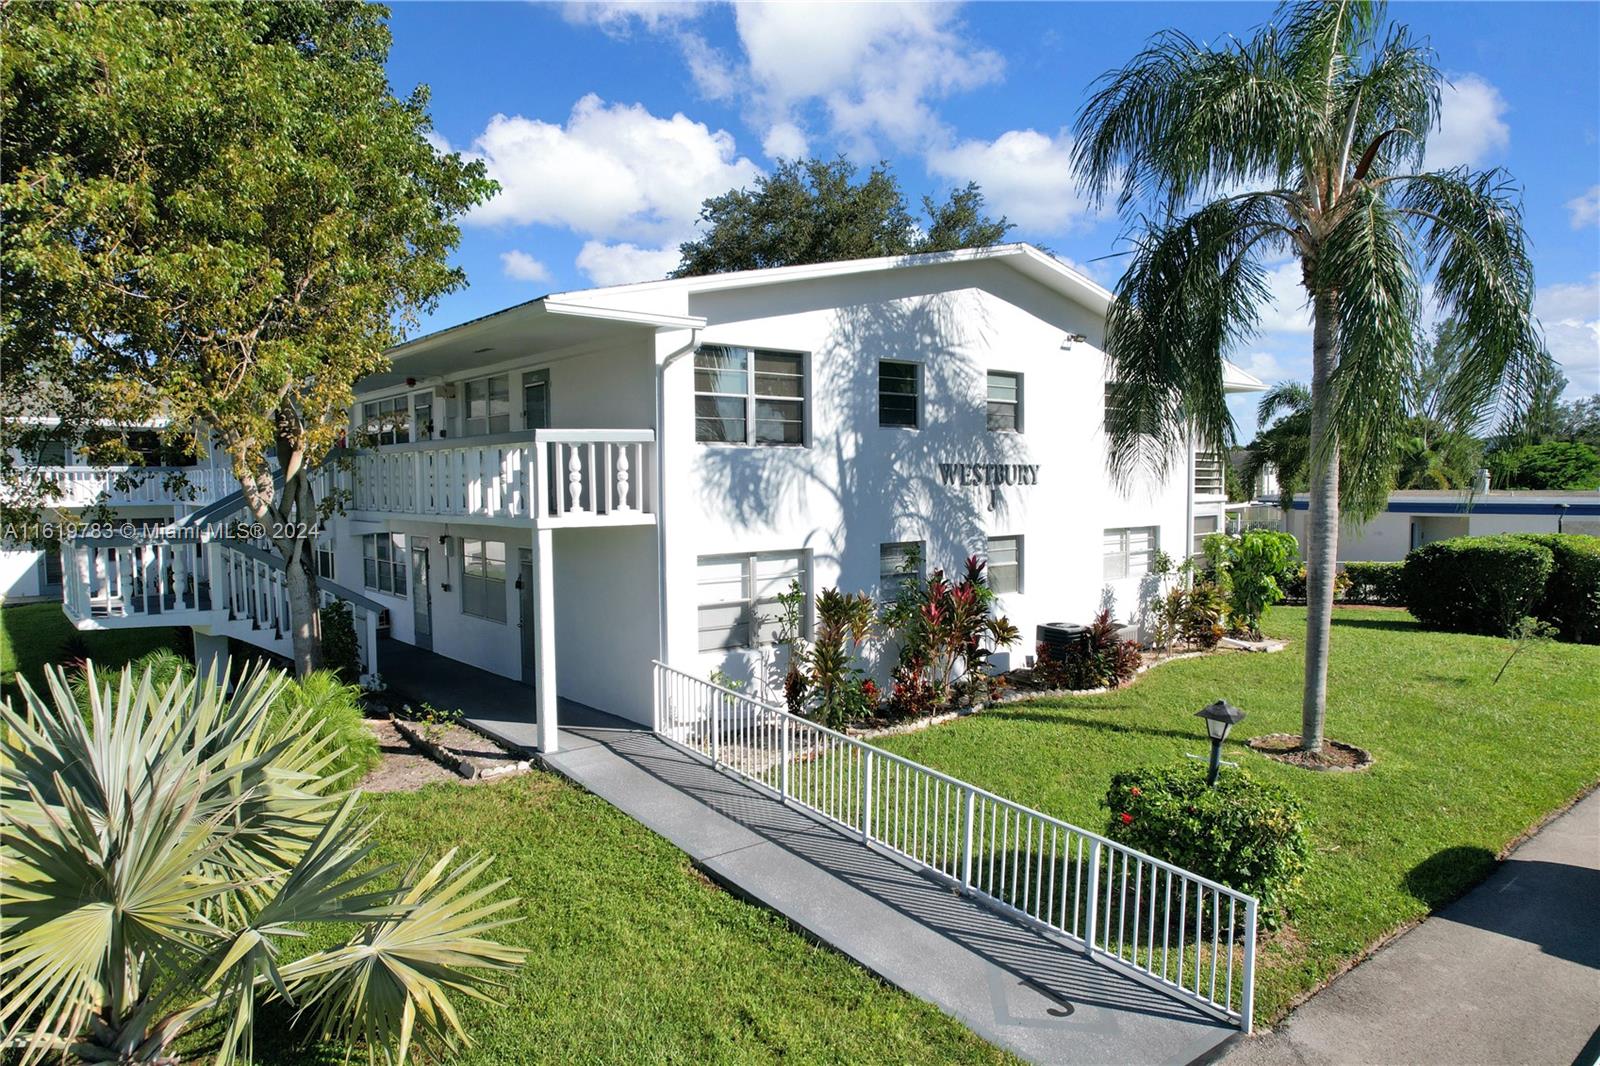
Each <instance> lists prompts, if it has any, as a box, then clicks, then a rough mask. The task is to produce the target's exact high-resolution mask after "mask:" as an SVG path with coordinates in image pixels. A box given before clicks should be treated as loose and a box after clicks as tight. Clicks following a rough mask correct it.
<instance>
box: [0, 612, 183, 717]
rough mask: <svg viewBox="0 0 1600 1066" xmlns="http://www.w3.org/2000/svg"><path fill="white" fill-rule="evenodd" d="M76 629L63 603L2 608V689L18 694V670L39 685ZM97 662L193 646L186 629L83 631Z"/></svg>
mask: <svg viewBox="0 0 1600 1066" xmlns="http://www.w3.org/2000/svg"><path fill="white" fill-rule="evenodd" d="M74 632H75V631H74V630H73V628H72V623H70V622H68V621H67V616H66V615H65V614H64V613H63V612H62V610H61V604H59V603H25V604H18V605H17V606H14V607H6V608H4V609H0V694H4V695H6V696H11V695H14V694H15V693H16V691H17V686H16V682H15V680H14V679H13V675H15V674H16V673H17V672H18V671H20V672H21V673H22V675H23V676H24V677H26V678H27V679H28V684H30V685H32V686H33V687H34V688H35V689H38V688H39V687H40V686H42V685H43V684H44V668H45V665H46V664H49V663H59V662H60V661H61V660H62V658H63V652H64V649H65V648H66V646H67V641H68V640H69V639H71V637H72V635H73V633H74ZM81 636H82V637H83V639H84V643H85V644H86V645H87V646H88V648H89V655H90V657H91V658H93V659H94V661H95V664H96V665H97V666H113V667H116V666H122V665H123V664H125V663H128V662H131V661H133V660H134V659H137V658H138V657H139V656H141V655H143V654H144V653H145V652H148V651H153V650H154V649H156V648H162V647H170V648H173V649H174V650H176V651H179V652H185V653H186V652H189V651H191V650H192V646H191V644H190V639H189V633H188V630H186V629H175V628H173V627H171V626H160V627H156V628H151V629H107V630H99V631H91V632H85V633H83V634H81Z"/></svg>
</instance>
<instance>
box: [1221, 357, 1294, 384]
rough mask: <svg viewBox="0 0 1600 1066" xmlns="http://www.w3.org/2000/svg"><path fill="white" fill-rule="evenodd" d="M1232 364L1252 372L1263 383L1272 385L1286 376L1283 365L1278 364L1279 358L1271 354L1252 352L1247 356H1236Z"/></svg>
mask: <svg viewBox="0 0 1600 1066" xmlns="http://www.w3.org/2000/svg"><path fill="white" fill-rule="evenodd" d="M1231 362H1233V363H1234V364H1235V365H1236V366H1241V367H1243V368H1244V369H1246V370H1248V371H1250V373H1252V374H1254V375H1255V376H1256V377H1258V378H1260V379H1261V380H1262V381H1265V382H1267V383H1268V384H1272V383H1274V382H1277V381H1279V380H1281V379H1282V378H1283V376H1284V368H1283V364H1282V363H1280V362H1278V357H1277V356H1276V355H1273V354H1272V353H1271V352H1251V353H1250V354H1249V355H1245V356H1235V357H1234V358H1233V359H1232V360H1231Z"/></svg>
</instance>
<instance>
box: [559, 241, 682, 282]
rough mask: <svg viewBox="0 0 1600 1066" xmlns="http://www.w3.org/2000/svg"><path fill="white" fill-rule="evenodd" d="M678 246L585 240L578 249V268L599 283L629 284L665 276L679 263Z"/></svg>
mask: <svg viewBox="0 0 1600 1066" xmlns="http://www.w3.org/2000/svg"><path fill="white" fill-rule="evenodd" d="M678 259H679V256H678V248H677V246H676V245H667V246H666V247H664V248H640V247H639V246H638V245H634V244H628V243H626V242H624V243H621V244H606V243H605V242H603V241H586V242H584V245H583V248H582V249H581V250H580V251H579V252H578V259H577V263H578V269H579V270H581V271H583V272H584V273H585V274H587V275H588V276H589V280H591V281H593V282H594V283H595V284H596V285H626V284H628V283H629V282H633V281H654V280H655V279H657V278H664V277H666V276H667V274H668V272H669V271H671V270H672V268H673V267H675V266H677V265H678Z"/></svg>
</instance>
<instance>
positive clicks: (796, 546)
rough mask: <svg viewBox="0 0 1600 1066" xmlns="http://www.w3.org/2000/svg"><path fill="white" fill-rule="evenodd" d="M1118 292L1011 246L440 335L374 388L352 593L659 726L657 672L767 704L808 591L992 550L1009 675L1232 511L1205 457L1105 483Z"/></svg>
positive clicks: (341, 533) (662, 284)
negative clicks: (794, 597)
mask: <svg viewBox="0 0 1600 1066" xmlns="http://www.w3.org/2000/svg"><path fill="white" fill-rule="evenodd" d="M1110 299H1111V294H1110V293H1108V292H1107V291H1106V290H1105V289H1103V288H1101V287H1100V286H1098V285H1096V284H1095V283H1094V282H1092V281H1090V280H1089V279H1087V278H1085V277H1084V276H1082V275H1081V274H1079V273H1077V272H1075V271H1073V270H1071V269H1070V268H1068V267H1066V266H1065V265H1063V264H1062V263H1060V262H1058V261H1057V260H1055V259H1053V258H1051V257H1049V256H1047V255H1045V254H1043V253H1041V252H1039V251H1038V250H1037V249H1034V248H1032V247H1029V246H1027V245H1008V246H1003V247H998V248H989V249H982V250H975V251H968V252H957V253H950V254H937V255H924V256H913V257H907V258H894V259H877V260H864V261H852V262H843V263H830V264H825V265H817V266H800V267H788V268H781V269H772V270H758V271H749V272H741V273H733V274H724V275H717V276H712V277H703V278H686V279H677V280H667V281H658V282H649V283H644V284H637V285H627V286H618V287H612V288H604V289H593V290H587V291H583V292H570V293H560V294H556V295H552V296H547V297H544V298H542V299H539V300H534V301H531V302H529V303H526V304H522V305H519V306H517V307H513V308H509V309H507V310H505V311H501V312H498V313H496V314H493V315H490V316H487V317H485V318H482V319H479V320H477V321H474V322H469V323H466V324H464V325H461V326H457V327H455V328H452V329H447V330H443V331H441V332H438V333H434V334H432V335H429V336H425V337H422V338H419V339H417V340H415V341H412V342H410V343H408V344H405V345H403V346H401V347H399V348H398V349H396V350H394V351H393V352H391V356H392V366H391V369H390V370H388V371H387V372H386V373H384V374H382V375H379V376H376V377H374V378H372V379H370V380H368V381H366V382H363V383H362V386H361V388H360V401H359V405H358V410H357V412H356V413H355V414H356V418H355V425H354V426H353V430H354V431H355V438H354V439H357V440H363V439H364V440H365V441H368V442H373V443H374V445H375V446H373V447H368V448H364V449H361V450H358V451H356V452H354V453H353V454H352V455H351V456H350V457H349V459H348V461H347V462H346V464H345V469H344V471H343V472H342V473H341V474H340V475H339V477H340V478H341V479H342V481H341V482H340V484H341V486H342V487H343V488H345V489H346V490H347V491H348V493H349V503H348V505H347V510H346V514H345V515H344V516H342V517H340V518H338V519H336V520H335V521H334V522H333V523H332V525H331V527H330V529H329V530H328V532H327V534H326V539H325V542H324V545H323V548H324V552H323V556H322V557H323V559H324V560H325V566H326V569H325V571H324V572H325V575H326V576H328V577H331V578H333V579H334V580H336V581H338V582H340V583H342V584H344V585H346V586H348V587H351V588H356V589H360V590H362V591H363V592H364V594H365V595H367V596H370V597H372V598H373V599H375V600H377V601H379V602H382V603H383V604H385V605H386V606H387V608H388V618H389V624H390V630H391V632H392V635H393V636H394V637H395V638H396V639H397V640H399V641H402V642H407V643H412V644H416V645H419V646H422V647H426V648H429V649H431V650H432V651H434V652H436V653H438V654H441V655H445V656H448V657H450V658H452V659H457V660H460V661H462V662H466V663H471V664H472V665H474V666H478V667H481V668H482V669H485V670H489V671H492V672H494V673H497V674H502V675H505V676H508V677H513V678H522V679H525V680H527V681H529V682H531V683H534V684H535V686H536V688H537V689H538V690H539V706H540V708H541V710H543V711H544V712H545V714H546V716H547V717H548V718H549V719H550V720H551V721H552V722H553V718H554V698H555V694H556V693H557V692H559V694H560V695H561V696H562V697H565V698H568V699H572V700H576V701H578V702H580V703H584V704H588V705H591V706H595V707H599V708H603V709H605V710H608V711H611V712H613V713H616V714H620V715H623V716H626V717H631V718H634V719H636V720H639V721H648V720H649V713H650V705H651V680H650V678H651V674H650V669H649V664H650V661H651V660H652V659H655V658H660V659H662V660H663V661H665V662H668V663H670V664H671V665H674V666H677V667H679V668H680V669H684V670H689V671H692V672H694V673H696V674H699V675H700V676H705V675H707V674H709V673H710V672H711V671H712V670H722V671H724V672H726V673H727V674H729V675H731V676H733V677H735V678H743V679H749V681H750V683H751V685H752V687H753V689H754V690H756V691H758V692H759V691H761V688H762V685H763V683H764V681H765V679H766V677H767V676H768V671H767V670H766V669H764V663H765V660H767V658H768V657H769V656H770V655H771V654H772V649H771V637H772V633H773V630H774V628H775V619H776V616H777V611H778V607H777V602H776V597H777V595H778V594H779V593H780V592H783V591H784V590H785V589H786V588H788V586H789V584H790V582H791V581H793V580H798V581H799V582H800V583H801V585H802V586H803V587H804V588H805V589H806V591H807V593H808V599H809V598H810V597H811V596H813V595H814V594H815V593H816V591H817V590H819V589H822V588H825V587H828V586H834V585H837V586H839V587H841V588H843V589H845V590H868V591H872V592H874V593H877V594H882V593H883V592H884V590H885V589H886V588H887V587H888V586H889V585H890V584H892V582H893V581H894V579H895V575H896V572H897V571H898V569H899V567H900V566H901V565H902V563H903V561H904V560H905V558H906V557H907V555H908V553H915V555H916V556H917V557H918V558H920V559H921V560H922V565H923V566H924V568H932V567H942V568H945V569H947V570H951V571H955V572H959V570H960V569H961V567H962V564H963V561H964V560H965V558H966V557H967V556H969V555H974V554H975V555H979V556H982V557H985V558H986V559H987V560H988V561H989V566H990V572H991V580H992V582H993V584H994V586H995V588H996V589H997V590H998V591H999V593H1000V596H999V603H1000V609H1001V610H1002V611H1003V612H1004V613H1006V614H1007V615H1009V616H1010V618H1011V619H1012V620H1013V621H1014V622H1015V623H1016V624H1017V625H1018V626H1020V627H1021V629H1022V631H1023V633H1024V634H1025V642H1024V644H1025V646H1019V647H1017V648H1014V649H1012V651H1011V656H1012V657H1017V658H1020V656H1021V655H1025V654H1030V653H1031V652H1032V650H1033V648H1032V643H1033V633H1034V627H1035V626H1036V625H1037V624H1038V623H1042V622H1048V621H1057V620H1067V621H1087V620H1088V619H1089V618H1090V617H1092V616H1093V615H1094V614H1095V612H1096V611H1097V610H1099V609H1100V607H1101V606H1102V605H1105V606H1110V607H1112V609H1113V611H1114V612H1115V614H1116V616H1117V617H1118V618H1121V619H1132V618H1133V617H1134V616H1135V614H1136V612H1137V611H1138V607H1139V597H1140V590H1141V586H1144V587H1145V588H1148V585H1149V579H1148V576H1147V575H1148V574H1149V571H1150V569H1151V566H1152V562H1153V560H1154V557H1155V554H1156V552H1158V551H1163V550H1164V551H1166V552H1168V553H1169V554H1171V555H1173V556H1176V557H1181V556H1182V555H1183V554H1184V553H1185V552H1187V551H1188V550H1190V546H1191V545H1192V544H1193V543H1194V542H1195V540H1196V538H1197V536H1203V535H1204V534H1205V533H1207V532H1211V531H1213V530H1215V529H1217V528H1220V527H1221V519H1222V515H1223V508H1224V504H1225V498H1224V495H1223V489H1222V485H1221V479H1220V474H1218V473H1217V470H1218V469H1219V468H1218V466H1217V463H1216V460H1215V459H1214V457H1210V456H1204V455H1199V456H1197V455H1195V454H1192V453H1191V454H1190V455H1187V456H1179V457H1176V458H1175V462H1174V466H1173V474H1172V476H1171V477H1169V478H1168V479H1167V480H1166V481H1165V482H1164V483H1159V484H1158V483H1147V484H1140V485H1138V486H1135V487H1133V488H1132V489H1130V490H1128V491H1119V490H1118V489H1117V488H1115V487H1113V486H1112V485H1111V483H1110V482H1109V480H1108V478H1107V475H1106V463H1105V444H1104V437H1103V433H1102V415H1103V402H1104V394H1105V379H1106V369H1105V361H1104V356H1103V353H1102V351H1101V348H1100V341H1101V335H1102V331H1103V323H1104V318H1105V311H1106V307H1107V305H1108V302H1109V301H1110ZM1228 373H1229V384H1230V387H1231V388H1234V389H1238V390H1245V389H1255V388H1259V387H1261V386H1260V383H1259V382H1257V381H1255V380H1254V379H1252V378H1250V377H1249V376H1248V375H1246V374H1244V373H1243V372H1242V371H1239V370H1237V369H1236V368H1232V367H1230V368H1229V369H1228ZM1208 471H1209V473H1208ZM997 662H998V664H999V665H1001V666H1005V665H1007V662H1008V657H1007V656H1006V655H1001V656H1000V657H998V659H997ZM552 678H553V679H554V682H553V684H552V683H551V681H550V679H552ZM529 711H530V714H531V713H532V711H533V708H531V707H530V708H529ZM541 733H543V730H541ZM549 739H550V740H551V741H552V742H553V736H552V737H550V738H549Z"/></svg>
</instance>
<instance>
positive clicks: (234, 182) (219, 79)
mask: <svg viewBox="0 0 1600 1066" xmlns="http://www.w3.org/2000/svg"><path fill="white" fill-rule="evenodd" d="M387 15H388V12H387V9H385V8H383V7H379V6H376V5H366V4H355V3H334V2H329V3H311V2H304V0H300V2H292V3H283V4H277V3H265V2H242V3H231V4H192V5H191V4H162V3H118V4H109V3H106V4H95V3H76V4H18V5H13V6H12V7H10V8H9V9H8V10H7V11H6V17H5V28H4V34H5V40H4V45H5V48H4V57H3V68H0V84H3V97H0V125H3V129H4V133H3V157H4V160H3V172H0V206H3V210H4V213H5V225H6V240H5V247H4V249H3V251H0V285H3V286H4V289H5V291H6V296H7V299H6V301H5V308H4V316H5V317H4V319H3V324H4V344H3V360H4V364H5V366H4V370H5V373H4V374H3V375H0V377H3V378H4V379H5V383H6V384H5V386H4V388H5V389H6V390H7V409H8V413H9V411H10V410H12V409H13V408H12V406H11V397H13V396H15V397H18V398H19V402H18V404H17V406H16V409H20V410H32V411H43V410H49V411H52V412H54V413H56V414H59V415H60V416H61V417H62V418H64V419H67V420H77V421H78V423H79V424H80V425H84V424H87V421H88V420H89V419H93V418H114V419H117V420H118V421H124V422H125V421H137V420H141V419H143V418H148V417H156V416H159V417H161V418H164V419H166V420H168V421H169V422H170V425H171V426H172V427H173V429H172V433H173V434H174V435H181V434H183V433H191V434H192V433H194V432H196V431H197V429H198V428H199V427H204V431H205V432H208V433H210V434H211V435H212V436H213V438H214V440H215V442H216V443H217V444H218V445H219V446H220V447H221V448H222V449H223V450H224V451H225V452H226V454H227V456H228V457H229V459H230V460H231V463H232V467H233V473H234V474H235V475H236V476H237V477H238V479H239V481H240V483H241V484H242V485H243V486H244V490H245V500H244V502H245V505H246V507H247V509H248V511H249V513H250V515H251V516H252V517H253V518H254V519H255V520H256V521H259V522H262V523H264V524H267V525H268V526H270V528H271V531H272V532H273V533H274V536H273V538H272V539H273V545H274V547H275V549H276V550H277V552H278V553H279V555H280V556H281V557H282V559H283V561H284V565H285V567H286V571H287V585H288V590H289V598H290V605H291V612H292V619H291V626H290V630H291V635H292V637H293V642H294V658H295V663H296V667H297V668H298V669H299V670H300V671H301V672H305V671H308V670H310V669H312V668H313V667H315V665H316V663H317V654H318V653H317V632H316V630H317V616H316V571H315V566H314V562H313V558H312V551H311V544H312V536H313V534H312V532H311V531H312V530H313V529H314V528H315V526H316V525H317V524H318V522H319V521H320V519H321V518H323V517H324V515H325V512H326V510H327V508H328V507H329V506H330V505H331V504H332V503H333V502H334V501H318V500H317V499H316V498H315V495H314V491H313V487H312V481H311V476H310V475H311V472H312V470H313V469H314V468H315V467H316V466H317V465H318V464H319V463H320V462H321V461H322V460H323V458H324V457H325V456H326V455H327V454H328V452H329V450H330V449H331V448H332V446H333V445H334V444H335V442H336V440H337V438H338V437H339V435H340V433H341V432H342V430H343V429H344V428H345V427H346V426H347V425H348V422H349V410H350V407H351V404H352V398H353V397H352V385H353V383H354V382H355V381H357V380H358V379H360V378H361V377H363V376H365V375H367V374H370V373H372V372H374V371H376V370H378V369H380V368H381V367H382V366H384V365H385V357H384V354H383V353H384V350H385V349H386V348H388V347H389V346H390V345H391V344H393V343H394V342H395V341H397V340H398V339H399V338H400V337H401V336H402V332H403V330H404V329H405V328H406V327H407V326H408V325H411V324H413V323H414V322H415V321H416V318H417V316H418V314H419V313H420V312H422V311H424V310H425V309H427V308H429V307H430V306H432V305H433V303H434V301H435V300H437V298H438V297H439V296H440V295H441V294H443V293H445V292H448V291H449V290H451V289H452V288H455V287H456V286H458V285H460V284H461V283H462V282H463V280H464V277H463V275H462V272H461V271H460V269H458V268H456V267H452V266H451V265H450V264H449V263H448V262H447V257H448V255H449V253H450V251H451V249H452V248H454V246H455V245H456V243H457V241H458V239H459V231H458V229H457V227H456V225H455V222H454V220H455V219H456V218H457V217H459V216H460V215H461V213H462V212H464V211H465V210H467V209H468V208H469V207H471V206H472V205H473V204H475V203H477V202H479V201H480V200H482V199H484V198H485V197H486V196H488V195H490V194H491V193H492V192H493V190H494V185H493V183H492V182H490V181H488V180H487V179H486V178H484V176H483V168H482V166H481V165H480V164H478V163H466V162H463V161H462V160H461V159H460V157H459V156H455V155H450V156H444V155H440V154H439V153H438V152H437V151H436V150H435V149H434V148H433V147H432V145H430V144H429V142H428V139H427V134H428V132H429V130H430V128H431V123H430V120H429V118H428V113H427V99H428V97H427V92H426V90H425V89H421V88H419V89H417V90H416V91H414V92H413V93H412V94H411V95H410V96H409V97H407V98H405V99H399V98H396V97H395V96H394V95H393V93H391V91H390V89H389V84H388V81H387V77H386V75H385V72H384V61H385V58H386V57H387V55H388V50H389V42H390V37H389V31H388V27H387V25H386V22H385V20H386V18H387ZM79 390H82V391H83V392H84V393H85V394H86V395H88V396H89V397H90V398H91V399H92V402H90V403H82V402H78V401H77V400H75V399H74V398H73V397H74V395H75V394H76V393H77V392H78V391H79Z"/></svg>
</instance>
